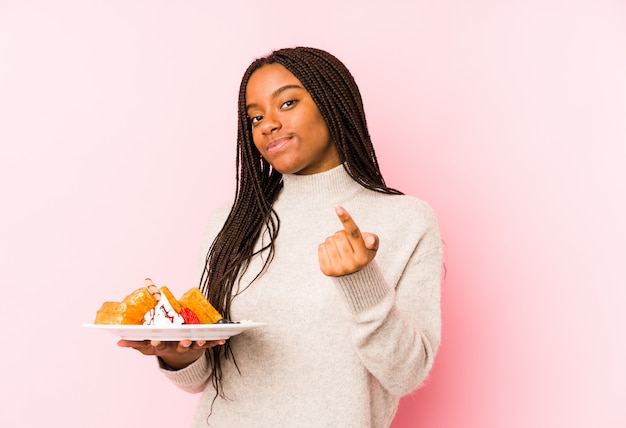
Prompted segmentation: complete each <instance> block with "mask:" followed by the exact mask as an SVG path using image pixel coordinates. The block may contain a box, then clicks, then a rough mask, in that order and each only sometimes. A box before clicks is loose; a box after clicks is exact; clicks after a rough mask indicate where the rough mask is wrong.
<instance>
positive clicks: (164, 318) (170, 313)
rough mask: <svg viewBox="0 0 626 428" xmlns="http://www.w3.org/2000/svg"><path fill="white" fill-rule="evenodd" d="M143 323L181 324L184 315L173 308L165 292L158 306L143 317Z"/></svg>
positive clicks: (183, 321)
mask: <svg viewBox="0 0 626 428" xmlns="http://www.w3.org/2000/svg"><path fill="white" fill-rule="evenodd" d="M143 320H144V321H143V325H181V324H184V323H185V320H184V319H183V317H182V316H181V315H180V314H179V313H178V312H176V311H175V310H174V308H172V304H171V303H170V301H169V300H167V297H165V295H164V294H163V293H161V298H160V299H159V302H158V303H157V304H156V306H155V307H154V308H152V309H150V310H149V311H148V312H147V313H146V314H145V315H144V317H143Z"/></svg>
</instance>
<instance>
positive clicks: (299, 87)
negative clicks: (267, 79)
mask: <svg viewBox="0 0 626 428" xmlns="http://www.w3.org/2000/svg"><path fill="white" fill-rule="evenodd" d="M287 89H304V88H303V87H302V86H300V85H285V86H281V87H280V88H278V89H276V90H275V91H274V92H272V94H271V95H270V97H271V98H276V97H277V96H279V95H280V94H281V93H283V92H285V91H286V90H287ZM252 107H257V104H256V103H250V104H247V105H246V110H249V109H250V108H252Z"/></svg>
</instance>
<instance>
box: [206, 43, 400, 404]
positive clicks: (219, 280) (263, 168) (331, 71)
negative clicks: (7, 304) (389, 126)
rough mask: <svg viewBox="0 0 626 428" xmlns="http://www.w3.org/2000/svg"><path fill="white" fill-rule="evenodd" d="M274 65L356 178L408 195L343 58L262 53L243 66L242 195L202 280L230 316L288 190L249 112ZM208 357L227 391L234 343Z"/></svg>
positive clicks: (292, 51)
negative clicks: (381, 150)
mask: <svg viewBox="0 0 626 428" xmlns="http://www.w3.org/2000/svg"><path fill="white" fill-rule="evenodd" d="M268 64H280V65H282V66H283V67H285V68H286V69H287V70H289V71H290V72H291V73H292V74H293V75H294V76H295V77H296V78H297V79H298V80H300V82H301V83H302V85H303V86H304V88H305V89H306V90H307V91H308V92H309V93H310V94H311V97H312V99H313V101H314V102H315V104H316V105H317V107H318V109H319V111H320V113H321V115H322V117H323V118H324V120H325V121H326V125H327V126H328V130H329V132H330V137H331V139H332V141H333V142H334V143H335V145H336V147H337V151H338V153H339V159H340V161H341V162H342V163H343V165H344V167H345V168H346V171H347V172H348V174H349V175H350V176H351V177H352V178H353V179H354V180H355V181H356V182H358V183H360V184H361V185H362V186H364V187H366V188H367V189H370V190H374V191H377V192H382V193H387V194H401V192H399V191H398V190H395V189H392V188H389V187H387V186H386V185H385V182H384V180H383V177H382V175H381V172H380V168H379V166H378V161H377V159H376V154H375V153H374V147H373V145H372V142H371V139H370V135H369V132H368V129H367V123H366V121H365V111H364V109H363V101H362V99H361V94H360V92H359V89H358V87H357V85H356V83H355V81H354V78H353V77H352V75H351V74H350V72H349V71H348V69H347V68H346V67H345V66H344V65H343V63H341V62H340V61H339V60H338V59H337V58H335V57H334V56H332V55H331V54H329V53H328V52H325V51H323V50H319V49H314V48H308V47H296V48H286V49H280V50H276V51H274V52H272V53H271V54H270V55H268V56H266V57H263V58H259V59H257V60H255V61H254V62H253V63H252V64H250V66H249V67H248V69H247V70H246V72H245V73H244V75H243V78H242V80H241V86H240V88H239V102H238V130H237V159H236V170H237V181H236V184H237V185H236V193H235V201H234V203H233V206H232V208H231V211H230V213H229V215H228V218H227V219H226V222H225V223H224V226H223V227H222V229H221V231H220V232H219V233H218V234H217V236H216V238H215V240H214V241H213V243H212V244H211V247H210V248H209V251H208V254H207V257H206V265H205V268H204V271H203V274H202V277H201V279H200V289H201V290H202V291H203V293H204V294H205V295H206V296H207V298H208V300H209V301H210V302H211V304H212V305H213V306H214V307H215V308H216V309H217V310H218V311H219V312H220V313H222V314H223V316H224V317H225V318H227V319H229V318H230V308H231V303H232V299H233V298H234V297H236V296H237V295H238V294H239V293H241V292H242V291H244V290H245V288H244V289H241V288H240V283H239V281H240V278H241V275H242V274H243V273H244V272H245V271H246V270H247V269H248V267H249V264H250V260H251V259H252V258H253V257H254V256H256V255H258V254H260V253H262V252H266V251H267V257H266V258H265V262H264V265H263V267H262V269H261V271H260V272H258V273H257V274H256V276H255V278H254V279H256V278H258V277H259V276H260V275H261V274H262V273H263V272H265V270H266V269H267V267H268V266H269V263H270V262H271V261H272V258H273V256H274V239H275V238H276V236H277V235H278V230H279V225H280V220H279V218H278V216H277V215H276V212H275V211H274V210H273V208H272V204H273V203H274V201H275V200H276V198H277V196H278V193H279V192H280V190H281V189H282V185H283V182H282V174H281V173H280V172H278V171H277V170H276V169H274V168H273V167H272V166H271V165H270V164H269V162H267V161H266V160H265V159H264V158H263V157H262V156H261V154H260V153H259V151H258V150H257V148H256V147H255V145H254V142H253V139H252V126H251V122H250V118H249V117H248V115H247V111H246V87H247V84H248V80H249V79H250V76H251V75H252V74H253V73H254V72H255V71H256V70H258V69H259V68H261V67H263V66H265V65H268ZM263 230H267V232H268V234H269V236H270V242H269V243H268V244H267V245H265V246H263V247H262V248H260V249H257V250H256V251H255V250H254V247H255V244H256V243H257V241H258V238H259V237H260V236H261V233H262V232H263ZM253 281H254V280H253ZM248 286H249V285H248ZM207 357H208V358H209V360H210V363H211V366H212V369H213V370H212V373H211V377H212V383H213V386H214V387H215V390H216V397H217V395H218V394H219V395H220V396H222V397H224V396H225V395H224V391H223V390H222V385H221V376H222V371H221V364H220V362H221V359H222V357H225V358H231V357H232V358H233V360H234V355H233V353H232V349H231V348H230V346H229V343H228V342H227V343H226V345H225V346H223V347H214V348H212V349H210V350H208V351H207ZM235 364H236V362H235Z"/></svg>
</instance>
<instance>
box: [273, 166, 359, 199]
mask: <svg viewBox="0 0 626 428" xmlns="http://www.w3.org/2000/svg"><path fill="white" fill-rule="evenodd" d="M363 189H365V188H364V187H363V186H361V185H360V184H359V183H357V182H356V181H354V180H353V179H352V177H350V175H349V174H348V172H347V171H346V169H345V167H344V166H343V164H342V165H339V166H336V167H335V168H332V169H329V170H328V171H324V172H320V173H318V174H310V175H296V174H285V175H283V189H282V191H281V193H280V195H279V198H278V200H279V201H280V202H281V203H284V202H291V201H297V202H298V203H300V204H302V205H311V206H312V205H320V204H321V205H328V204H339V203H341V202H343V201H345V200H346V199H347V198H349V197H350V196H352V195H354V194H355V193H357V192H359V191H361V190H363ZM277 202H278V201H277Z"/></svg>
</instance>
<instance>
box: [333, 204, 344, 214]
mask: <svg viewBox="0 0 626 428" xmlns="http://www.w3.org/2000/svg"><path fill="white" fill-rule="evenodd" d="M335 212H336V213H337V215H343V213H344V210H343V207H342V206H341V205H337V206H336V207H335Z"/></svg>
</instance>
